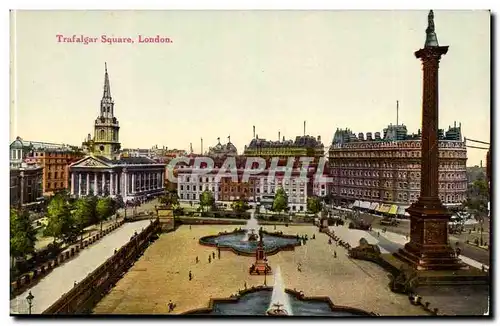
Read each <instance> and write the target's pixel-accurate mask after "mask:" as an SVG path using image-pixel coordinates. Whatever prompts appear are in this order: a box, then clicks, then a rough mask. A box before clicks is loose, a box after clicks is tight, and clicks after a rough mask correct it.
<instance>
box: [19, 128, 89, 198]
mask: <svg viewBox="0 0 500 326" xmlns="http://www.w3.org/2000/svg"><path fill="white" fill-rule="evenodd" d="M83 156H84V154H83V153H82V151H81V150H80V149H79V148H78V147H76V146H70V145H67V144H57V143H48V142H40V141H27V140H23V139H22V138H21V137H17V138H16V140H15V141H14V142H12V144H11V145H10V166H11V167H17V168H19V167H21V164H27V165H28V166H30V167H41V168H42V169H43V180H42V191H43V194H44V195H47V196H49V195H53V194H54V193H55V192H57V191H60V190H66V189H68V188H69V177H68V175H69V174H68V168H69V165H70V164H71V163H73V162H75V161H77V160H79V159H81V158H82V157H83Z"/></svg>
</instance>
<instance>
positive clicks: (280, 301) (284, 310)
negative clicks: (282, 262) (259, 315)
mask: <svg viewBox="0 0 500 326" xmlns="http://www.w3.org/2000/svg"><path fill="white" fill-rule="evenodd" d="M266 314H267V315H270V316H291V315H292V308H291V306H290V301H289V300H288V294H287V293H286V292H285V285H284V284H283V278H282V276H281V269H280V267H279V266H278V267H277V268H276V272H275V274H274V286H273V294H272V295H271V303H270V305H269V308H268V309H267V311H266Z"/></svg>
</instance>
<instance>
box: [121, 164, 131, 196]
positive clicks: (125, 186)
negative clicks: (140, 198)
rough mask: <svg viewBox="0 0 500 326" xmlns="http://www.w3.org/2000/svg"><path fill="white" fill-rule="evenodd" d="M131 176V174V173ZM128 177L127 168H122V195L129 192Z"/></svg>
mask: <svg viewBox="0 0 500 326" xmlns="http://www.w3.org/2000/svg"><path fill="white" fill-rule="evenodd" d="M132 177H133V175H132ZM128 179H129V177H128V173H127V170H125V169H124V171H123V191H122V192H123V197H126V196H128V194H129V192H128V182H129V180H128Z"/></svg>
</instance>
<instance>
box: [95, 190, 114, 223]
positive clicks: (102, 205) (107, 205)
mask: <svg viewBox="0 0 500 326" xmlns="http://www.w3.org/2000/svg"><path fill="white" fill-rule="evenodd" d="M115 212H116V209H115V204H114V203H113V200H112V199H111V197H103V198H99V199H98V200H97V205H96V215H97V219H98V220H99V223H100V224H101V232H102V223H103V222H104V221H106V220H107V219H108V218H110V217H111V216H112V215H113V214H115Z"/></svg>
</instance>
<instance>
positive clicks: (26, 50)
mask: <svg viewBox="0 0 500 326" xmlns="http://www.w3.org/2000/svg"><path fill="white" fill-rule="evenodd" d="M427 13H428V12H427V11H39V12H36V11H16V12H14V13H13V14H12V15H11V121H10V128H11V129H10V140H11V141H12V140H13V139H15V137H16V136H20V137H21V138H23V139H26V140H37V141H47V142H57V143H66V144H72V145H81V142H82V141H83V139H84V138H85V137H86V135H87V134H88V133H91V134H92V135H93V124H94V120H95V119H96V117H97V116H98V113H99V105H100V100H101V97H102V92H103V82H104V62H107V67H108V73H109V77H110V83H111V94H112V97H113V99H114V102H115V110H114V112H115V116H116V117H117V118H118V121H119V123H120V126H121V129H120V141H121V144H122V148H150V147H152V146H154V145H158V146H159V147H163V146H166V147H168V148H172V149H173V148H178V149H185V150H189V146H190V143H192V146H193V149H194V151H195V152H200V150H201V148H200V147H201V144H200V139H201V138H203V143H204V150H207V149H208V146H214V145H215V144H216V143H217V137H220V138H221V142H227V137H228V136H229V135H230V136H231V142H232V143H233V144H235V146H236V147H237V148H238V150H239V152H242V151H243V148H244V146H245V145H247V144H248V143H249V142H250V141H251V139H252V134H253V131H252V126H254V125H255V126H256V133H257V135H258V136H259V138H266V139H272V140H277V139H278V132H280V134H281V137H283V136H285V138H287V139H289V138H293V139H294V138H295V137H296V136H298V135H302V134H303V122H304V120H305V121H307V125H306V133H307V134H309V135H313V136H318V135H320V136H321V139H322V141H323V143H324V144H325V146H328V145H330V143H331V141H332V138H333V134H334V133H335V130H336V129H337V128H350V129H351V130H352V131H353V132H354V133H356V134H357V133H359V132H363V133H366V132H376V131H380V132H382V129H383V128H385V127H386V126H387V125H388V124H389V123H392V124H395V123H396V101H399V122H400V123H403V124H405V125H406V126H407V127H408V130H409V132H410V133H412V132H417V130H418V129H419V128H420V126H421V103H422V66H421V62H420V61H419V60H417V59H416V58H415V56H414V52H415V51H416V50H418V49H420V48H422V47H423V46H424V42H425V29H426V27H427ZM434 14H435V15H434V16H435V26H436V33H437V37H438V40H439V43H440V45H449V46H450V48H449V51H448V53H447V54H446V55H445V56H443V58H442V59H441V63H440V71H439V74H440V75H439V87H440V88H439V101H440V102H439V110H440V112H439V127H440V128H445V129H447V128H448V126H450V125H453V124H454V122H455V121H456V122H457V124H458V123H459V122H461V123H462V132H463V135H464V136H465V137H467V138H471V139H476V140H482V141H488V142H489V140H490V76H491V74H490V52H491V51H490V13H489V12H488V11H441V10H437V11H435V12H434ZM58 34H59V35H64V36H65V37H72V36H73V34H76V35H84V36H88V37H96V38H98V40H100V39H101V35H107V36H109V37H130V38H132V39H133V40H134V41H135V43H133V44H111V45H110V44H102V43H92V44H88V45H83V44H81V43H65V42H57V40H58V38H57V37H56V35H58ZM139 35H143V36H144V37H147V36H151V37H155V36H156V35H160V36H162V37H168V38H170V39H171V40H172V43H139V42H138V36H139ZM471 145H472V144H471ZM479 146H487V145H479ZM485 157H486V152H485V151H483V150H475V149H468V158H469V159H468V162H467V165H468V166H473V165H479V164H480V161H481V160H482V161H483V165H484V163H485Z"/></svg>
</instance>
